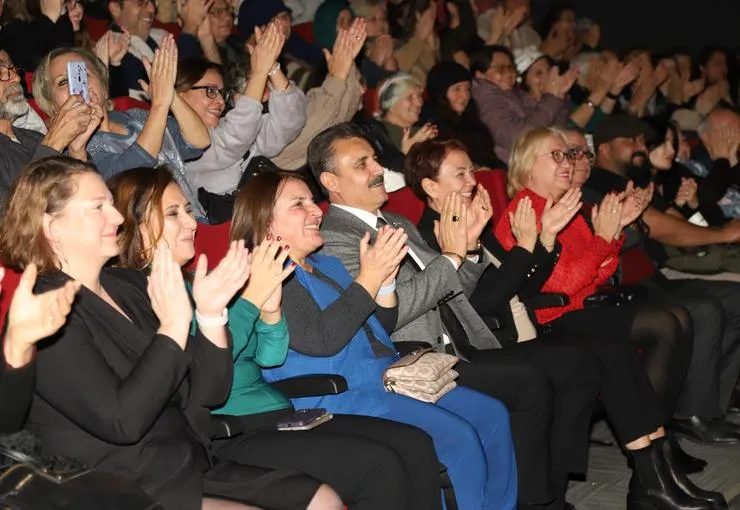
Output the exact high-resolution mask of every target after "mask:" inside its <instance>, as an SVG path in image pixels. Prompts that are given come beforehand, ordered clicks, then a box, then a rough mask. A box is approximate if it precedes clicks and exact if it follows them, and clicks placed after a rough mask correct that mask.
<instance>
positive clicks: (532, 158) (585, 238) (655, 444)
mask: <svg viewBox="0 0 740 510" xmlns="http://www.w3.org/2000/svg"><path fill="white" fill-rule="evenodd" d="M585 157H588V154H587V152H586V151H584V150H572V149H571V148H570V147H569V144H568V139H567V136H566V133H565V132H563V131H562V130H560V129H558V128H538V129H533V130H530V131H527V132H525V133H524V134H523V135H522V136H521V137H520V138H519V140H517V142H516V143H515V144H514V147H513V149H512V153H511V158H510V160H509V185H508V187H509V195H511V196H512V200H511V203H510V204H509V206H508V207H507V211H506V214H505V215H504V216H503V217H502V218H501V221H499V223H498V225H497V226H496V236H497V237H498V240H499V241H500V242H501V244H502V246H503V248H504V249H505V250H513V249H514V247H515V246H517V245H519V246H521V245H520V244H519V243H521V242H523V240H524V239H525V238H527V237H528V236H531V235H532V234H533V233H534V234H535V235H536V234H537V232H540V234H539V236H540V239H542V235H543V234H544V233H547V229H546V225H547V223H548V222H549V218H551V217H552V216H553V215H556V214H565V212H566V211H570V212H572V211H574V210H576V211H578V210H580V208H581V205H582V204H581V202H580V201H579V199H576V200H574V201H571V200H569V199H568V197H572V196H573V194H576V196H578V195H579V194H580V193H579V192H576V191H574V190H573V189H572V180H573V166H574V162H575V161H577V160H578V158H585ZM651 193H652V190H651V189H648V190H635V189H633V188H632V186H630V187H629V188H628V189H627V191H626V192H625V193H623V194H620V195H616V194H611V195H607V196H606V197H605V198H604V200H603V201H602V202H601V204H599V205H598V206H594V208H593V210H592V212H591V225H592V226H591V225H589V223H588V222H587V220H586V218H585V217H584V216H583V215H582V214H580V211H579V213H576V214H575V215H574V216H573V219H572V220H571V221H570V222H568V223H567V224H566V225H565V226H564V228H563V229H562V230H561V231H560V232H559V233H558V234H557V235H556V236H553V237H552V238H549V239H546V240H545V241H544V242H543V241H542V240H541V241H540V242H541V243H543V245H544V248H545V249H548V248H550V249H552V248H553V247H554V246H555V245H556V244H559V245H560V255H559V257H557V260H556V262H555V264H554V266H553V267H552V269H551V272H550V273H549V274H545V275H542V274H541V273H540V271H542V268H541V267H540V268H536V270H535V273H534V274H535V275H537V277H538V278H540V277H542V279H543V280H544V284H543V285H542V287H541V290H542V292H556V293H564V294H566V295H567V296H568V298H569V300H570V302H569V304H568V305H566V306H562V307H552V308H544V309H541V310H537V311H535V316H536V319H537V323H538V329H539V333H541V334H540V335H538V336H540V337H541V338H542V339H543V340H547V339H548V338H550V339H552V340H555V339H556V338H558V337H565V338H569V337H572V336H575V337H580V336H586V337H591V338H593V339H594V340H593V341H594V342H598V341H600V342H603V343H605V344H608V343H610V342H623V341H625V340H628V341H631V342H632V343H634V344H635V346H636V347H638V346H639V348H640V349H641V350H642V357H643V361H644V368H643V367H642V365H641V364H639V363H633V364H632V370H631V372H632V373H633V376H634V384H635V385H636V387H637V392H636V393H635V395H636V397H635V399H633V400H631V401H630V402H631V403H630V404H629V405H630V406H631V408H632V409H633V412H632V415H631V421H630V423H631V424H632V426H633V427H634V428H632V429H631V431H632V432H631V433H629V434H628V433H626V432H625V431H622V432H619V431H618V435H619V437H620V440H622V441H623V442H624V444H625V448H626V449H627V450H629V453H630V456H631V458H632V460H633V465H634V469H635V472H634V474H633V477H632V480H631V482H630V488H629V491H630V492H629V495H628V504H627V507H628V508H653V509H659V510H662V509H666V510H667V509H673V508H681V509H701V508H727V506H726V503H725V502H724V498H723V497H722V496H721V495H720V494H718V493H712V492H708V491H704V490H702V489H700V488H698V487H696V486H695V485H694V484H693V483H692V482H691V481H690V480H688V478H687V477H686V472H688V471H694V470H695V469H696V464H697V460H696V459H694V458H692V457H688V456H687V455H686V454H685V452H683V451H682V450H681V449H680V447H679V446H678V443H676V442H675V441H674V440H673V439H672V438H670V437H668V436H666V433H665V431H664V429H663V424H664V423H666V421H667V420H669V419H670V418H671V417H672V414H673V411H674V409H675V406H676V403H677V401H678V397H679V395H680V392H681V389H682V387H683V380H684V376H685V373H686V370H687V368H688V364H689V362H690V361H691V348H692V342H693V324H692V322H691V319H690V316H689V314H688V311H687V310H686V309H685V308H683V307H680V306H670V307H668V306H665V305H660V304H650V303H641V304H625V306H614V305H608V304H607V305H605V306H594V307H588V306H587V305H586V300H587V298H588V297H589V296H591V295H593V294H594V293H596V291H597V289H598V287H599V286H601V285H604V284H605V283H607V282H608V281H609V279H610V277H611V276H612V275H613V274H614V272H615V271H616V269H617V265H618V261H619V260H618V259H619V248H620V247H621V246H622V243H623V234H622V229H623V228H624V227H626V226H627V225H630V224H631V223H633V222H634V221H636V219H637V218H638V217H639V215H640V214H641V213H642V211H643V210H644V208H645V207H646V206H647V204H648V203H649V201H650V200H649V199H650V196H651ZM523 208H524V209H526V210H528V211H530V212H529V213H528V216H529V215H531V217H530V218H528V219H527V220H526V221H523V219H522V217H521V216H522V214H523V212H522V209H523ZM563 208H565V209H566V211H563V210H562V209H563ZM538 273H540V274H538ZM543 326H544V327H543ZM601 349H602V348H601V347H599V348H598V349H594V352H595V353H597V356H598V355H599V353H601V352H602V350H601ZM599 358H600V359H601V361H602V363H604V364H605V366H609V364H610V363H611V361H610V360H609V358H608V357H605V356H599ZM602 391H603V390H602ZM604 403H605V405H606V406H607V410H608V409H609V407H608V403H607V402H606V400H605V401H604Z"/></svg>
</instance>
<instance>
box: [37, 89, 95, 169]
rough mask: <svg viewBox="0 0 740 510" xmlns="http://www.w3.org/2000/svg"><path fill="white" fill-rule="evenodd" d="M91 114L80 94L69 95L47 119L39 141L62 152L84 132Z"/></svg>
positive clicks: (91, 107) (89, 106)
mask: <svg viewBox="0 0 740 510" xmlns="http://www.w3.org/2000/svg"><path fill="white" fill-rule="evenodd" d="M91 102H92V101H91ZM92 115H93V106H92V105H91V104H90V105H89V104H86V103H85V100H84V99H82V97H81V96H69V98H67V100H66V101H65V102H64V103H63V104H62V106H61V107H60V108H59V110H58V111H57V113H56V114H55V115H54V116H53V117H52V118H51V120H50V121H49V127H48V131H47V133H46V136H45V137H44V139H43V140H42V142H41V143H42V144H43V145H46V146H47V147H51V148H52V149H55V150H57V151H59V152H62V151H63V150H64V149H66V148H67V147H68V146H69V145H70V143H72V141H73V140H75V139H77V138H78V137H79V136H80V135H82V134H83V133H85V131H86V130H87V129H88V127H89V125H90V122H91V121H92V120H93V118H92ZM96 127H97V126H96ZM75 157H76V156H75Z"/></svg>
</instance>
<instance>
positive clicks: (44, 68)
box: [33, 48, 112, 117]
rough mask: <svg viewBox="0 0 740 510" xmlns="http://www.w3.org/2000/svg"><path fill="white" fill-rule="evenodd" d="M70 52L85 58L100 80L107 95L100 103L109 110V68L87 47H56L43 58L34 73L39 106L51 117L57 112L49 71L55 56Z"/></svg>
mask: <svg viewBox="0 0 740 510" xmlns="http://www.w3.org/2000/svg"><path fill="white" fill-rule="evenodd" d="M69 53H72V54H74V55H77V56H79V57H80V59H81V60H84V61H85V64H86V65H87V70H88V71H89V72H90V73H92V74H94V75H95V76H96V77H97V78H98V80H100V88H101V93H102V94H104V95H105V97H101V98H100V103H101V104H102V105H103V107H104V108H107V109H108V110H110V109H112V108H111V107H110V106H111V105H110V101H108V68H107V67H106V66H105V64H103V62H102V61H101V60H100V59H99V58H98V57H97V56H96V55H95V54H94V53H92V52H90V51H88V50H86V49H85V48H56V49H53V50H51V51H50V52H49V53H47V54H46V56H45V57H44V58H43V59H41V62H40V63H39V66H38V67H37V68H36V71H35V72H34V73H33V98H34V99H35V100H36V103H38V105H39V107H40V108H41V109H42V110H43V111H44V113H46V114H47V115H49V116H50V117H52V116H54V115H55V114H56V112H57V107H56V106H55V105H54V102H53V101H52V99H51V90H52V88H53V83H52V82H51V81H52V77H51V76H49V71H50V68H51V63H52V62H53V61H54V59H55V58H57V57H61V56H62V55H67V54H69Z"/></svg>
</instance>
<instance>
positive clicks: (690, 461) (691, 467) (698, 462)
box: [668, 436, 707, 475]
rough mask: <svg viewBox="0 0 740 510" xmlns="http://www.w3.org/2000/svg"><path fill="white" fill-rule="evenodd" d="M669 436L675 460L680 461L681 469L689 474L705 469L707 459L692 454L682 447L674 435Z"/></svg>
mask: <svg viewBox="0 0 740 510" xmlns="http://www.w3.org/2000/svg"><path fill="white" fill-rule="evenodd" d="M668 437H670V441H671V446H673V460H674V462H677V463H678V466H679V467H680V468H681V471H683V472H684V473H686V474H687V475H690V474H693V473H699V472H701V471H704V468H705V467H707V461H706V460H704V459H700V458H698V457H694V456H693V455H690V454H689V453H688V452H687V451H686V450H684V449H683V448H681V445H680V444H679V442H678V441H676V439H675V438H674V437H673V436H668Z"/></svg>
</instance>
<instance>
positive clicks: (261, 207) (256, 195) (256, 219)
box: [229, 172, 303, 250]
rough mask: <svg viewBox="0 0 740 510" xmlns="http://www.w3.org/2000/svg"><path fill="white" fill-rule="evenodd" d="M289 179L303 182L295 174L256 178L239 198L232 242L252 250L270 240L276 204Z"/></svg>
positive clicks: (230, 238) (235, 208)
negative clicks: (242, 242) (240, 242)
mask: <svg viewBox="0 0 740 510" xmlns="http://www.w3.org/2000/svg"><path fill="white" fill-rule="evenodd" d="M289 179H295V180H297V181H301V182H303V178H302V177H301V176H300V174H297V173H295V172H276V173H272V172H271V173H264V174H260V175H258V176H256V177H254V178H253V179H252V180H250V181H249V183H248V184H247V185H246V186H243V187H242V189H240V190H239V193H237V195H236V201H235V202H234V212H233V214H232V216H231V228H230V229H229V240H230V241H239V240H241V239H243V240H244V244H245V245H246V246H247V248H249V249H250V250H251V249H252V248H253V247H254V246H256V245H257V244H259V243H261V242H262V240H263V239H264V238H265V237H267V234H268V232H269V230H270V223H272V213H273V210H274V208H275V201H276V200H277V197H278V195H279V194H280V192H281V191H282V190H283V188H284V187H285V184H286V183H287V182H288V180H289Z"/></svg>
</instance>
